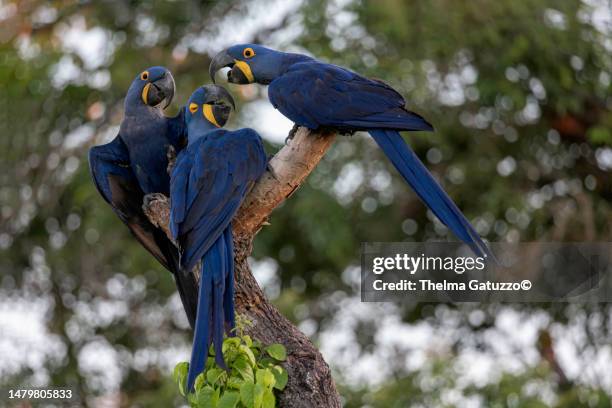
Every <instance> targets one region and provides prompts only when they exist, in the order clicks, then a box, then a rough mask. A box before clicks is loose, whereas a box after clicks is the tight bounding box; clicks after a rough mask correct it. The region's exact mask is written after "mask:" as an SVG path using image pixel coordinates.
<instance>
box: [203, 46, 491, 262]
mask: <svg viewBox="0 0 612 408" xmlns="http://www.w3.org/2000/svg"><path fill="white" fill-rule="evenodd" d="M223 67H230V68H231V70H230V71H229V72H228V80H229V81H230V82H233V83H236V84H249V83H253V82H255V83H259V84H265V85H269V88H268V98H269V99H270V102H271V103H272V105H274V107H275V108H276V109H278V110H279V111H280V112H281V113H282V114H283V115H285V116H286V117H287V118H289V119H291V120H292V121H293V122H295V123H296V124H297V125H299V126H304V127H307V128H309V129H317V128H319V127H331V128H334V129H337V130H339V131H341V132H345V133H351V132H354V131H359V130H364V131H367V132H368V133H370V135H371V136H372V137H373V138H374V140H376V142H377V143H378V145H379V146H380V148H381V149H382V150H383V152H384V153H385V154H386V156H387V157H388V158H389V160H391V162H392V163H393V165H394V166H395V168H396V169H397V170H398V171H399V172H400V174H401V175H402V177H403V178H404V179H405V180H406V181H407V182H408V184H410V185H411V186H412V188H413V189H414V190H415V191H416V193H417V194H418V196H419V197H420V198H421V200H423V202H425V204H426V205H427V206H428V207H429V208H430V209H431V211H432V212H433V213H434V214H436V216H437V217H438V218H439V219H440V220H441V221H442V222H443V223H444V224H445V225H446V226H447V227H449V228H450V229H451V231H453V233H454V234H455V235H456V236H457V237H459V238H460V239H461V240H462V241H464V242H465V243H466V244H468V245H469V246H470V248H471V249H472V250H473V251H474V253H475V254H476V255H477V256H487V255H488V256H490V255H491V253H490V251H489V249H488V247H487V245H486V244H485V243H484V242H483V241H482V239H481V238H480V236H479V235H478V233H477V232H476V231H475V230H474V228H473V227H472V226H471V225H470V223H469V221H468V220H467V219H466V218H465V216H464V215H463V214H462V213H461V211H460V210H459V208H457V206H456V205H455V203H454V202H453V201H452V200H451V198H450V197H449V196H448V195H447V194H446V193H445V192H444V190H442V188H441V187H440V185H439V184H438V183H437V182H436V180H435V179H434V178H433V176H432V175H431V174H430V173H429V171H428V170H427V168H425V166H424V165H423V163H422V162H421V161H420V160H419V158H418V157H417V156H416V154H415V153H414V152H413V151H412V149H411V148H410V147H409V146H408V144H407V143H406V142H404V140H403V138H402V136H401V135H400V134H399V131H402V130H413V131H418V130H424V131H432V130H433V127H432V126H431V125H430V124H429V123H428V122H427V121H426V120H425V119H423V118H422V117H421V116H420V115H418V114H416V113H414V112H410V111H408V110H407V109H406V108H405V105H406V101H405V100H404V98H403V97H402V95H400V94H399V92H397V91H396V90H394V89H393V88H391V87H390V86H389V85H387V84H386V83H384V82H382V81H379V80H373V79H368V78H365V77H363V76H361V75H359V74H356V73H355V72H352V71H349V70H348V69H346V68H342V67H339V66H336V65H332V64H326V63H323V62H320V61H317V60H315V59H313V58H311V57H308V56H306V55H301V54H292V53H285V52H280V51H276V50H272V49H269V48H265V47H262V46H260V45H256V44H242V45H235V46H232V47H230V48H228V49H226V50H224V51H221V52H220V53H219V54H217V55H216V56H215V57H214V59H213V60H212V62H211V64H210V69H209V72H210V75H211V77H212V79H213V82H214V76H215V73H216V72H217V71H219V70H220V69H221V68H223Z"/></svg>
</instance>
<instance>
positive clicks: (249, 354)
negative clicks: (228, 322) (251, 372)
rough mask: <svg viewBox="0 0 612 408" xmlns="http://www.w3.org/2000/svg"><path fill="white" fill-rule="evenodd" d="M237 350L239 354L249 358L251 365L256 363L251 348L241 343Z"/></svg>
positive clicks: (253, 365)
mask: <svg viewBox="0 0 612 408" xmlns="http://www.w3.org/2000/svg"><path fill="white" fill-rule="evenodd" d="M239 350H240V353H241V354H243V355H245V356H246V357H247V358H248V359H249V363H250V364H251V367H255V364H257V360H256V359H255V355H254V354H253V352H252V351H251V349H250V348H248V347H247V346H245V345H244V344H241V345H240V347H239Z"/></svg>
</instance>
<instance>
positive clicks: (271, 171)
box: [266, 155, 280, 181]
mask: <svg viewBox="0 0 612 408" xmlns="http://www.w3.org/2000/svg"><path fill="white" fill-rule="evenodd" d="M272 157H273V155H270V156H268V162H267V163H266V170H268V172H270V175H271V176H272V178H273V179H274V180H276V181H280V179H279V178H278V175H277V174H276V170H274V167H272V164H271V163H270V160H271V159H272Z"/></svg>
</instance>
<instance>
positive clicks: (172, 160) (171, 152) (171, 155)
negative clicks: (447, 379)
mask: <svg viewBox="0 0 612 408" xmlns="http://www.w3.org/2000/svg"><path fill="white" fill-rule="evenodd" d="M166 157H167V158H168V167H166V171H167V172H168V174H170V175H172V170H174V166H176V149H175V148H174V146H172V145H170V146H168V150H166Z"/></svg>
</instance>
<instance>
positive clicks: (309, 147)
mask: <svg viewBox="0 0 612 408" xmlns="http://www.w3.org/2000/svg"><path fill="white" fill-rule="evenodd" d="M334 138H335V133H333V132H330V131H320V132H319V131H309V130H308V129H306V128H299V129H298V131H297V133H296V135H295V137H294V138H293V140H292V141H291V142H290V144H288V145H286V146H284V147H283V148H282V149H281V150H279V151H278V153H276V155H275V156H274V157H273V158H272V159H271V160H270V167H271V168H272V169H273V172H270V171H266V173H265V174H264V175H263V177H262V178H261V179H260V180H259V181H258V182H257V184H255V186H254V187H253V189H252V190H251V192H250V193H249V194H248V196H247V197H246V198H245V200H244V202H243V203H242V206H241V207H240V209H239V210H238V213H237V214H236V216H235V217H234V220H233V222H232V225H233V232H234V255H235V257H234V262H235V270H236V274H235V304H236V310H237V311H238V312H239V313H241V314H243V315H245V316H246V317H248V318H249V319H250V320H251V321H252V322H253V323H254V324H253V326H251V327H250V328H249V329H248V330H247V331H248V332H249V334H250V335H251V336H252V337H254V338H256V339H258V340H260V341H261V342H263V343H264V344H271V343H282V344H283V345H284V346H285V347H286V348H287V361H286V362H285V368H286V369H287V372H288V374H289V382H288V383H287V387H286V388H285V390H284V391H283V392H282V393H281V395H280V397H279V406H281V407H291V408H293V407H299V408H302V407H303V408H306V407H329V408H335V407H338V408H339V407H340V406H341V404H340V397H339V395H338V392H337V390H336V386H335V384H334V381H333V379H332V376H331V372H330V369H329V366H328V365H327V363H326V362H325V360H323V357H322V356H321V353H319V351H318V350H317V349H316V348H315V347H314V345H313V344H312V343H311V341H310V340H309V339H308V337H306V336H305V335H304V334H303V333H302V332H300V331H299V330H298V328H297V327H295V326H294V325H293V324H292V323H291V322H290V321H289V320H288V319H287V318H285V317H284V316H283V315H282V314H281V313H280V312H279V311H278V309H276V307H274V306H273V305H272V304H271V303H270V302H269V301H268V299H266V297H265V295H264V294H263V291H262V290H261V288H260V287H259V285H258V284H257V281H256V280H255V278H254V277H253V274H252V272H251V269H250V267H249V265H248V262H247V259H248V256H249V255H250V254H251V251H252V249H253V245H252V243H253V237H254V236H255V234H257V232H258V231H259V230H260V229H261V227H262V226H263V225H264V224H265V222H266V221H267V220H268V218H269V216H270V213H271V212H272V211H273V210H274V209H275V208H276V207H277V206H278V205H279V204H281V203H282V202H283V201H285V200H286V199H287V198H288V197H289V196H291V194H293V192H294V191H295V190H297V189H298V187H299V186H300V185H301V184H302V183H303V182H304V180H305V179H306V177H307V176H308V175H309V174H310V172H311V171H312V170H313V169H314V168H315V167H316V165H317V164H318V163H319V161H320V160H321V158H322V157H323V155H324V154H325V152H326V151H327V150H328V149H329V147H330V146H331V144H332V142H333V141H334ZM143 207H144V210H145V213H146V214H147V216H148V217H149V219H150V221H151V222H152V223H153V224H155V225H157V226H158V227H159V228H161V229H162V230H164V232H165V233H166V234H167V235H168V236H170V235H169V230H168V216H169V202H168V199H167V197H165V196H163V195H160V194H155V195H150V196H148V197H147V199H146V200H145V204H144V206H143Z"/></svg>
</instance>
